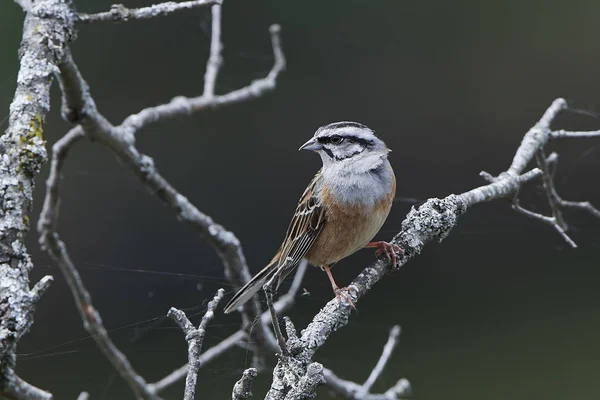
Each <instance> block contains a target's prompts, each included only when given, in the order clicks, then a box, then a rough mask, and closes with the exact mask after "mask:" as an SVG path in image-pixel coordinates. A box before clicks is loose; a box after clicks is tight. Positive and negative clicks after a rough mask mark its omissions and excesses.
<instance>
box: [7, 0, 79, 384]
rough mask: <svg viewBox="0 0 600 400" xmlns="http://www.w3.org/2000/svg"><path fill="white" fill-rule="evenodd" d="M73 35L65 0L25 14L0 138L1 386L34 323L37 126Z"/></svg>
mask: <svg viewBox="0 0 600 400" xmlns="http://www.w3.org/2000/svg"><path fill="white" fill-rule="evenodd" d="M40 16H43V18H42V17H40ZM73 35H74V30H73V20H72V17H71V11H70V9H69V6H68V2H67V1H65V0H45V1H39V2H36V5H35V6H34V7H33V9H32V10H31V11H30V12H29V13H28V14H27V16H26V17H25V22H24V27H23V40H22V42H21V47H20V50H19V57H20V69H19V74H18V77H17V88H16V91H15V96H14V98H13V101H12V103H11V105H10V115H9V125H8V129H7V130H6V132H5V133H4V135H2V137H1V138H0V148H1V149H2V156H1V157H0V214H1V215H2V218H1V219H0V263H1V264H0V366H1V367H0V389H2V388H3V387H6V386H7V385H9V384H10V383H9V382H8V380H10V379H11V378H10V377H11V376H13V375H12V374H11V372H10V371H11V369H12V368H13V367H14V364H15V356H14V354H15V351H16V346H17V342H18V340H19V339H20V338H21V337H22V336H23V335H24V334H25V333H26V332H27V331H28V330H29V328H30V326H31V324H32V323H33V311H34V308H35V301H36V300H37V299H38V298H39V295H40V294H41V293H42V292H43V290H34V291H30V289H29V276H28V273H29V271H30V270H31V269H32V268H33V264H32V263H31V259H30V257H29V255H28V254H27V249H26V247H25V244H24V240H25V235H26V234H27V232H28V230H29V221H28V217H27V214H28V213H29V211H30V210H31V203H32V199H33V189H34V182H33V179H34V177H35V175H36V174H37V173H39V171H40V169H41V167H42V165H43V164H44V163H45V162H46V159H47V152H46V148H45V142H44V140H43V138H42V129H43V128H42V127H43V122H44V119H45V116H46V114H47V113H48V111H49V110H50V85H51V84H52V80H53V74H54V73H55V72H56V71H57V67H56V65H57V63H58V62H59V61H60V60H61V58H62V57H63V55H64V49H65V48H66V47H67V45H68V42H69V40H70V39H71V38H72V37H73ZM49 282H50V280H48V279H46V280H45V281H44V285H43V286H44V287H47V285H48V284H49Z"/></svg>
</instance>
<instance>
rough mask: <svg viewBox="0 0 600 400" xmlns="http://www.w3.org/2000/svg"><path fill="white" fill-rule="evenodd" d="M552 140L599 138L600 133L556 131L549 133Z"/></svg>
mask: <svg viewBox="0 0 600 400" xmlns="http://www.w3.org/2000/svg"><path fill="white" fill-rule="evenodd" d="M550 137H551V138H552V139H583V138H598V137H600V131H590V132H576V131H565V130H562V129H561V130H558V131H552V132H550Z"/></svg>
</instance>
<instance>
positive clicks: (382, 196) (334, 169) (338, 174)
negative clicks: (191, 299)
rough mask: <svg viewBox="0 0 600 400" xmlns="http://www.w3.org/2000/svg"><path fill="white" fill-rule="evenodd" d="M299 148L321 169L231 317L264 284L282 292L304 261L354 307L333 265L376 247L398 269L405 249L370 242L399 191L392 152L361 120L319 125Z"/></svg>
mask: <svg viewBox="0 0 600 400" xmlns="http://www.w3.org/2000/svg"><path fill="white" fill-rule="evenodd" d="M298 150H309V151H313V152H316V153H318V154H319V156H320V157H321V160H322V163H323V166H322V168H321V169H320V170H319V171H318V172H317V174H316V175H315V177H314V178H313V180H312V181H311V182H310V184H309V185H308V187H307V188H306V190H305V191H304V193H303V194H302V196H301V197H300V201H299V202H298V206H297V207H296V210H295V213H294V216H293V218H292V220H291V222H290V224H289V227H288V229H287V232H286V235H285V239H284V240H283V243H282V244H281V246H280V248H279V251H278V252H277V253H276V254H275V256H274V257H273V259H272V260H271V262H269V264H267V266H265V267H264V268H263V269H262V270H261V271H260V272H258V273H257V274H256V275H255V276H254V277H253V278H252V279H251V280H250V281H249V282H248V283H247V284H246V285H245V286H244V287H242V288H241V289H240V290H239V291H238V292H237V293H236V294H235V295H234V296H233V298H232V299H231V300H230V301H229V303H228V304H227V306H225V309H224V312H225V313H230V312H232V311H234V310H236V309H239V308H240V307H241V306H242V305H243V304H244V303H246V302H247V301H248V300H249V299H250V298H252V296H254V294H255V293H256V292H257V291H258V290H259V289H260V288H261V287H263V285H265V283H267V282H268V283H269V284H272V285H275V290H277V289H278V288H279V285H281V282H282V281H283V280H284V279H285V277H286V276H287V275H289V274H290V273H291V272H292V271H293V270H294V269H295V268H296V266H297V265H298V264H299V263H300V261H301V260H302V259H303V258H306V260H307V261H308V262H309V263H310V264H312V265H314V266H318V267H321V269H322V270H324V271H325V272H326V273H327V276H328V278H329V281H330V283H331V287H332V289H333V291H334V293H335V295H336V297H337V298H338V300H339V301H341V299H340V297H344V298H345V299H346V300H347V301H348V302H349V303H350V305H351V306H352V307H353V308H354V304H352V301H350V299H349V298H348V296H347V295H345V294H344V293H343V291H342V289H340V288H339V287H338V285H337V284H336V282H335V280H334V279H333V275H332V274H331V267H332V266H333V264H335V263H337V262H338V261H340V260H341V259H343V258H345V257H348V256H349V255H351V254H353V253H355V252H356V251H358V250H360V249H362V248H365V247H366V248H376V249H377V250H376V252H375V255H376V256H379V255H380V254H382V253H384V254H385V255H386V256H387V258H388V261H390V262H391V261H393V262H394V265H396V257H397V253H398V254H400V253H401V252H402V249H401V248H400V246H398V245H396V244H390V243H388V242H384V241H378V242H371V240H372V239H373V237H374V236H375V235H376V234H377V232H378V231H379V229H380V228H381V226H382V225H383V223H384V222H385V220H386V219H387V217H388V214H389V212H390V209H391V207H392V203H393V201H394V196H395V193H396V177H395V175H394V171H393V169H392V166H391V165H390V162H389V161H388V154H389V153H390V151H391V150H390V149H388V148H387V146H386V145H385V143H384V142H383V141H382V140H381V139H380V138H379V137H377V136H376V134H375V132H374V131H373V130H371V129H370V128H368V127H367V126H365V125H363V124H361V123H358V122H349V121H342V122H335V123H331V124H328V125H325V126H322V127H320V128H319V129H317V131H316V132H315V134H314V136H313V137H312V138H311V139H310V140H308V141H307V142H306V143H304V144H303V145H302V146H300V148H299V149H298Z"/></svg>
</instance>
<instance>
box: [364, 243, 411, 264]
mask: <svg viewBox="0 0 600 400" xmlns="http://www.w3.org/2000/svg"><path fill="white" fill-rule="evenodd" d="M365 248H376V249H377V250H376V251H375V255H376V256H379V255H380V254H381V253H385V256H386V257H387V259H388V261H389V262H393V263H394V264H393V265H394V267H395V266H396V263H397V261H398V254H402V253H403V250H402V247H400V246H398V245H397V244H391V243H388V242H384V241H381V242H370V243H367V245H366V246H365Z"/></svg>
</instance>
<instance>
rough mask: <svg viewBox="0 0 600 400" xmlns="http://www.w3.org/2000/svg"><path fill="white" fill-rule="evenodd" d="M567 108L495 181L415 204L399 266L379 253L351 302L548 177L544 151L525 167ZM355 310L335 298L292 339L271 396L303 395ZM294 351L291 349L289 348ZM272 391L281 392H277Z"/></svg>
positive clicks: (550, 116) (558, 105)
mask: <svg viewBox="0 0 600 400" xmlns="http://www.w3.org/2000/svg"><path fill="white" fill-rule="evenodd" d="M567 108H568V107H567V103H566V101H565V100H563V99H557V100H555V101H554V102H553V103H552V105H551V106H550V107H549V108H548V109H547V110H546V112H545V113H544V115H543V116H542V118H541V119H540V121H538V123H536V124H535V125H534V127H533V128H531V129H530V130H529V131H528V132H527V133H526V134H525V137H524V138H523V140H522V142H521V145H520V146H519V148H518V149H517V151H516V153H515V156H514V158H513V161H512V163H511V165H510V167H509V168H508V170H507V171H505V172H503V173H501V174H499V175H498V176H497V177H493V176H491V175H490V174H483V176H484V177H486V180H488V182H490V183H488V184H487V185H484V186H480V187H478V188H475V189H472V190H470V191H468V192H465V193H462V194H459V195H454V194H451V195H449V196H447V197H445V198H443V199H436V198H432V199H429V200H427V201H426V202H425V203H424V204H423V205H421V206H420V207H418V208H414V207H413V209H412V210H411V211H410V212H409V213H408V215H407V216H406V218H405V219H404V221H403V222H402V229H401V230H400V232H399V233H398V234H397V235H396V236H395V237H394V238H393V240H392V243H395V244H398V245H400V246H401V247H402V249H403V250H404V252H403V254H402V256H401V257H400V258H399V260H398V263H397V265H395V266H394V265H390V263H389V262H387V261H386V260H383V259H381V258H380V259H379V260H377V261H376V262H375V263H374V264H372V265H371V266H369V267H367V268H365V269H364V270H363V271H362V272H361V273H360V275H359V276H358V277H357V278H356V279H354V281H353V282H352V283H351V284H350V285H349V286H348V290H347V294H348V296H349V297H350V299H351V300H352V302H353V303H354V304H356V303H357V302H358V301H359V300H360V298H362V296H364V295H365V294H366V293H367V292H368V291H369V290H370V289H371V288H372V287H373V285H375V284H376V283H377V282H378V281H379V280H380V279H381V278H382V277H383V276H384V275H386V274H387V273H389V272H392V271H394V270H396V269H398V268H399V267H401V266H402V265H404V264H406V263H407V262H408V261H409V260H410V259H412V258H413V257H415V256H416V255H418V254H419V253H420V252H421V251H422V249H423V247H424V246H425V245H426V244H427V243H429V242H431V241H441V240H443V239H444V238H445V237H446V236H447V235H448V234H449V233H450V231H451V230H452V229H453V228H454V227H455V226H456V224H457V222H458V218H459V217H460V215H462V214H463V213H464V212H466V211H467V210H468V208H470V207H472V206H474V205H476V204H479V203H482V202H487V201H491V200H495V199H500V198H510V197H514V196H515V195H516V194H517V193H518V190H519V189H520V187H521V184H522V183H523V182H525V181H529V180H531V179H533V178H535V177H537V176H542V177H543V179H544V181H546V180H547V179H548V174H549V172H548V170H547V168H545V166H546V165H545V164H546V163H547V162H548V160H546V159H545V158H543V156H541V158H542V160H544V161H543V162H542V163H540V158H538V168H536V169H534V170H531V171H528V172H525V169H526V167H527V166H528V165H529V164H530V163H531V162H532V161H533V159H534V157H535V156H536V154H538V153H539V152H541V151H542V150H543V148H544V146H545V145H546V143H547V142H548V140H550V139H551V138H552V137H553V135H552V130H551V126H550V125H551V123H552V121H553V120H554V119H555V118H556V116H557V115H558V114H559V113H560V112H561V111H563V110H566V109H567ZM578 136H581V135H578ZM552 188H553V185H552V186H551V189H548V188H546V189H547V190H552ZM579 204H585V203H579ZM590 207H591V206H590ZM590 207H587V206H579V208H584V209H586V210H588V211H590V212H591V213H592V214H593V215H596V214H595V212H594V210H596V209H594V208H593V207H592V208H591V209H590ZM599 214H600V213H599ZM351 310H352V308H351V307H350V306H349V305H348V304H347V303H346V302H343V303H341V302H339V301H337V300H336V299H332V300H331V301H329V303H327V304H326V305H325V307H323V309H321V311H320V312H319V313H318V314H317V315H316V316H315V317H314V318H313V320H312V322H311V323H310V324H309V325H308V326H307V327H306V329H304V330H303V331H302V335H301V336H300V337H299V338H297V340H295V342H296V343H295V344H294V343H293V347H294V349H295V350H294V352H293V354H292V356H291V357H280V358H279V362H278V364H277V366H276V371H279V372H278V373H274V374H273V383H272V385H271V390H270V391H269V394H268V395H267V398H272V399H279V398H284V397H285V398H286V399H288V398H290V399H300V398H304V397H288V396H287V394H286V393H292V392H294V391H295V387H296V386H295V385H297V384H298V382H299V380H300V379H301V377H302V376H303V374H306V373H307V372H306V371H307V369H306V368H307V366H308V365H311V363H312V357H313V356H314V354H315V352H316V351H317V350H318V349H319V348H320V347H321V346H322V345H323V344H324V343H325V341H326V340H327V339H328V338H329V336H330V335H331V334H332V333H333V332H334V331H336V330H338V329H340V328H342V327H343V326H344V325H346V324H347V323H348V318H349V317H350V312H351ZM289 346H290V344H289V339H288V347H289ZM290 352H292V351H291V350H290ZM292 375H293V376H295V380H294V381H290V380H289V379H287V378H288V377H289V376H292ZM273 393H276V394H277V395H273ZM312 395H314V393H312Z"/></svg>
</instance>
